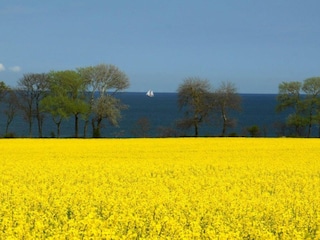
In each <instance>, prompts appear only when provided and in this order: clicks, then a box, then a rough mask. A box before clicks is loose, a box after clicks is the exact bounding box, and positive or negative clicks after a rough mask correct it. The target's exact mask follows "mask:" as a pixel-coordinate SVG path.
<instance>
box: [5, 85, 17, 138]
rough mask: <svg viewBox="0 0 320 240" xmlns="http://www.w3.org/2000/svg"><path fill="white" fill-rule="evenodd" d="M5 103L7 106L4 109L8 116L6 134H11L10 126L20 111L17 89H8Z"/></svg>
mask: <svg viewBox="0 0 320 240" xmlns="http://www.w3.org/2000/svg"><path fill="white" fill-rule="evenodd" d="M4 101H5V103H6V108H5V109H4V114H5V115H6V117H7V120H6V130H5V136H8V134H9V126H10V124H11V123H12V121H13V119H14V117H15V115H16V113H17V112H18V109H19V108H18V106H19V105H18V102H19V101H18V97H17V94H16V91H14V90H12V89H8V94H7V95H6V97H5V100H4Z"/></svg>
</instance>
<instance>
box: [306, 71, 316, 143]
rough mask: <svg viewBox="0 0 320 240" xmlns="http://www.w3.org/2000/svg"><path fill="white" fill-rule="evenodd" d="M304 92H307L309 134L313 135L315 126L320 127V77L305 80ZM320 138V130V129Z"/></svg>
mask: <svg viewBox="0 0 320 240" xmlns="http://www.w3.org/2000/svg"><path fill="white" fill-rule="evenodd" d="M302 90H303V91H304V92H305V94H306V97H305V99H304V106H305V108H306V111H307V116H306V117H307V123H308V134H307V136H308V137H310V135H311V127H312V125H313V124H319V125H320V114H319V113H320V77H312V78H307V79H305V80H304V82H303V85H302ZM319 137H320V128H319Z"/></svg>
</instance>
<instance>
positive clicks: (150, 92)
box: [146, 90, 154, 97]
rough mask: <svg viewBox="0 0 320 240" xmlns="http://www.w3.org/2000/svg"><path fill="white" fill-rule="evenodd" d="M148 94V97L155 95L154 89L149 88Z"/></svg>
mask: <svg viewBox="0 0 320 240" xmlns="http://www.w3.org/2000/svg"><path fill="white" fill-rule="evenodd" d="M146 95H147V96H148V97H154V93H153V91H152V90H149V91H148V92H147V93H146Z"/></svg>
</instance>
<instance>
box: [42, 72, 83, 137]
mask: <svg viewBox="0 0 320 240" xmlns="http://www.w3.org/2000/svg"><path fill="white" fill-rule="evenodd" d="M86 84H87V83H86V82H85V80H84V79H83V78H81V76H80V75H79V73H78V72H76V71H73V70H65V71H51V72H50V73H49V95H48V96H47V97H46V98H45V99H44V100H43V104H42V108H43V109H44V110H45V111H47V112H49V113H50V114H51V115H52V117H53V121H54V122H55V124H56V126H57V136H58V137H59V136H60V125H61V121H62V120H63V119H67V118H69V117H70V116H74V129H75V130H74V137H76V138H77V137H78V135H79V117H80V115H81V114H85V113H86V112H87V111H88V104H87V103H86V101H85V90H86Z"/></svg>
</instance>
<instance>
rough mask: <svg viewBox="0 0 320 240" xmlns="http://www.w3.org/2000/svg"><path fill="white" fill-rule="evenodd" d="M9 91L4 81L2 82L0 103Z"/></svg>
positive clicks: (0, 84)
mask: <svg viewBox="0 0 320 240" xmlns="http://www.w3.org/2000/svg"><path fill="white" fill-rule="evenodd" d="M8 89H9V87H8V86H7V85H6V84H5V83H4V82H3V81H0V101H1V100H2V99H3V98H4V96H5V95H6V93H7V91H8Z"/></svg>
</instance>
